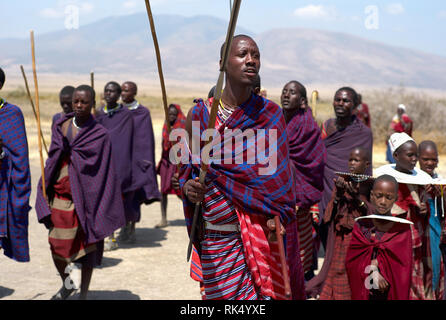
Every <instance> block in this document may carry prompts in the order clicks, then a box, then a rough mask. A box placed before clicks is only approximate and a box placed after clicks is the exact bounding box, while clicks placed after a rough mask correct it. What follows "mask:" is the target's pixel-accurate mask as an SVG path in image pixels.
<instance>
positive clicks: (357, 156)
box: [348, 149, 369, 174]
mask: <svg viewBox="0 0 446 320" xmlns="http://www.w3.org/2000/svg"><path fill="white" fill-rule="evenodd" d="M368 166H369V161H368V160H367V158H366V156H365V154H364V152H362V151H361V150H356V149H355V150H353V151H352V152H351V153H350V157H349V159H348V169H349V170H350V173H354V174H364V173H365V171H366V170H367V168H368Z"/></svg>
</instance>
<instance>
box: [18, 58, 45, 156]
mask: <svg viewBox="0 0 446 320" xmlns="http://www.w3.org/2000/svg"><path fill="white" fill-rule="evenodd" d="M20 70H22V76H23V80H24V81H25V88H26V94H27V95H28V99H29V102H30V103H31V107H32V108H33V112H34V117H35V118H36V121H37V113H36V108H35V107H34V101H33V98H32V97H31V92H30V91H29V86H28V79H27V78H26V74H25V70H24V69H23V66H22V65H21V66H20ZM40 135H41V136H42V141H43V146H44V147H45V151H46V155H47V156H48V147H47V145H46V141H45V137H44V136H43V133H42V130H41V131H40Z"/></svg>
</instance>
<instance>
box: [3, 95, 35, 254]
mask: <svg viewBox="0 0 446 320" xmlns="http://www.w3.org/2000/svg"><path fill="white" fill-rule="evenodd" d="M0 137H2V139H3V145H4V146H3V150H4V151H5V154H6V156H5V158H4V159H3V160H1V161H0V162H1V166H0V168H1V169H0V241H1V247H2V248H3V252H4V254H5V255H6V256H7V257H9V258H11V259H14V260H16V261H20V262H27V261H29V245H28V213H29V210H30V209H31V207H30V206H29V196H30V194H31V173H30V170H29V158H28V141H27V139H26V131H25V121H24V119H23V115H22V112H21V111H20V109H19V108H18V107H17V106H15V105H12V104H9V103H6V104H5V105H4V106H3V108H1V109H0Z"/></svg>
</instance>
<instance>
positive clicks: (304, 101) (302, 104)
mask: <svg viewBox="0 0 446 320" xmlns="http://www.w3.org/2000/svg"><path fill="white" fill-rule="evenodd" d="M299 104H300V108H301V109H306V108H307V105H308V103H307V99H305V98H304V97H301V98H300V102H299Z"/></svg>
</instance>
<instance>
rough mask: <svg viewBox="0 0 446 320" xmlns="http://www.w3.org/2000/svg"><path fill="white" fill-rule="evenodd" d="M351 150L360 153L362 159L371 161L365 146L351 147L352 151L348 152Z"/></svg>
mask: <svg viewBox="0 0 446 320" xmlns="http://www.w3.org/2000/svg"><path fill="white" fill-rule="evenodd" d="M353 152H357V153H358V154H360V155H361V158H362V159H364V160H367V161H371V159H370V152H369V150H367V149H366V148H364V147H355V148H353V149H352V151H351V152H350V153H353Z"/></svg>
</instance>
